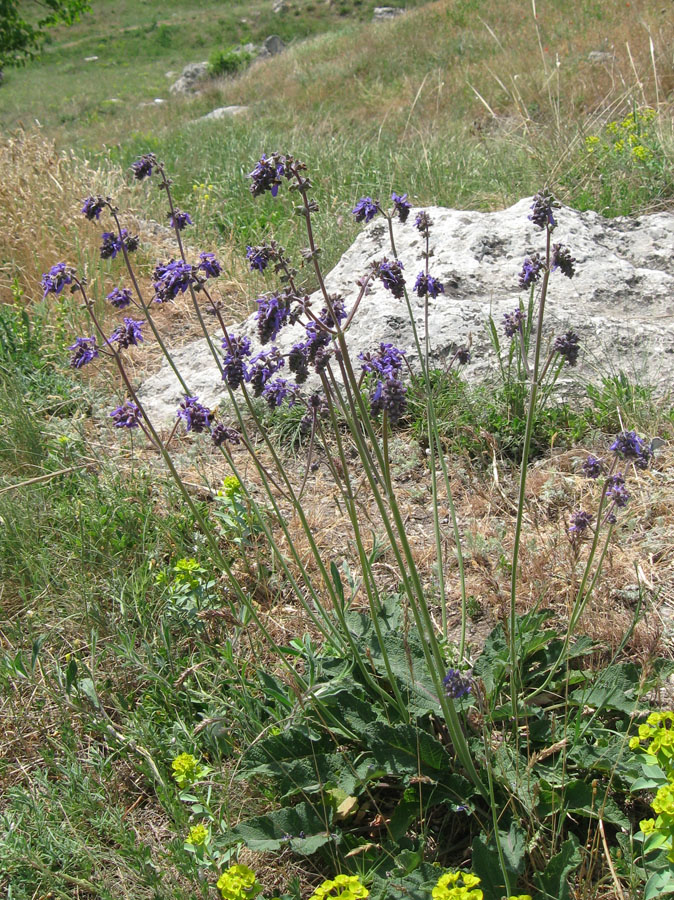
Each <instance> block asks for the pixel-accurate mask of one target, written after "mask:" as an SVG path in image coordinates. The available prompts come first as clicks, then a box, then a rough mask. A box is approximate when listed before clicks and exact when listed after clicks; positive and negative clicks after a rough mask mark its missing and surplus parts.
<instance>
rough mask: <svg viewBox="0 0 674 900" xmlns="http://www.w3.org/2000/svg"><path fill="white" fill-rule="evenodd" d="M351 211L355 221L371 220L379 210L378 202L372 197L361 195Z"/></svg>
mask: <svg viewBox="0 0 674 900" xmlns="http://www.w3.org/2000/svg"><path fill="white" fill-rule="evenodd" d="M351 212H352V213H353V216H354V218H355V220H356V222H366V223H367V222H371V221H372V219H374V217H375V216H376V215H377V213H378V212H379V203H378V202H377V201H376V200H373V199H372V197H361V198H360V200H359V201H358V203H356V205H355V206H354V208H353V209H352V210H351Z"/></svg>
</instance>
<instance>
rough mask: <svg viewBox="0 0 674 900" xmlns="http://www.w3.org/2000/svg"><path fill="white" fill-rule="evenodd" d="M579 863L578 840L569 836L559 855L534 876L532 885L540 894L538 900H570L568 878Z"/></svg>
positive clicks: (573, 836) (571, 835)
mask: <svg viewBox="0 0 674 900" xmlns="http://www.w3.org/2000/svg"><path fill="white" fill-rule="evenodd" d="M580 862H581V854H580V847H579V846H578V840H577V838H576V837H575V835H573V834H570V835H569V837H568V838H567V839H566V840H565V841H564V843H563V844H562V849H561V850H560V851H559V853H558V854H557V855H556V856H553V857H552V859H551V860H550V861H549V862H548V864H547V866H546V867H545V870H544V871H543V872H536V873H535V875H534V884H535V885H536V887H537V888H538V889H539V891H540V892H541V894H540V900H571V893H570V891H569V882H568V877H569V875H570V874H571V872H573V871H574V869H577V868H578V866H579V865H580ZM537 900H539V898H537Z"/></svg>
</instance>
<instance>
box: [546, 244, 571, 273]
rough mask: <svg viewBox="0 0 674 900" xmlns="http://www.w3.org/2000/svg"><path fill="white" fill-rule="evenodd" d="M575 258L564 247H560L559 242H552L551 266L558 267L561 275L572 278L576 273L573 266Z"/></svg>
mask: <svg viewBox="0 0 674 900" xmlns="http://www.w3.org/2000/svg"><path fill="white" fill-rule="evenodd" d="M575 261H576V260H575V259H574V257H573V256H571V254H570V253H569V251H568V250H567V249H566V247H562V245H561V244H553V245H552V268H553V269H559V271H560V272H561V273H562V275H566V277H567V278H573V276H574V275H575V274H576V270H575V268H574V266H573V264H574V263H575Z"/></svg>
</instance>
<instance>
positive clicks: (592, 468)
mask: <svg viewBox="0 0 674 900" xmlns="http://www.w3.org/2000/svg"><path fill="white" fill-rule="evenodd" d="M582 468H583V475H585V477H586V478H592V479H593V480H594V479H596V478H599V476H600V475H602V474H603V472H604V462H603V460H601V459H600V458H599V457H597V456H588V458H587V459H586V460H585V462H584V463H583V467H582Z"/></svg>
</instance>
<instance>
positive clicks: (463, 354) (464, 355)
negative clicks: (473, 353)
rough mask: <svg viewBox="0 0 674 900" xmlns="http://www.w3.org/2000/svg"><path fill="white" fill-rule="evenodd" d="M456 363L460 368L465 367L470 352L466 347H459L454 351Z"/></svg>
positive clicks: (468, 360)
mask: <svg viewBox="0 0 674 900" xmlns="http://www.w3.org/2000/svg"><path fill="white" fill-rule="evenodd" d="M456 361H457V363H458V364H459V365H460V366H466V365H468V363H469V362H470V350H469V349H468V347H459V349H458V350H457V351H456Z"/></svg>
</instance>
